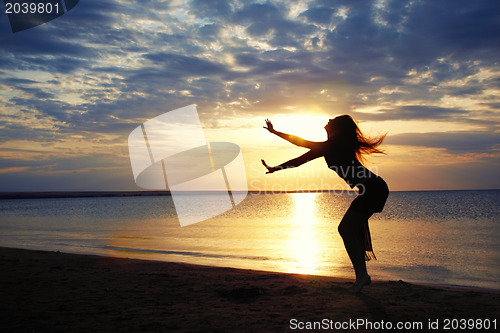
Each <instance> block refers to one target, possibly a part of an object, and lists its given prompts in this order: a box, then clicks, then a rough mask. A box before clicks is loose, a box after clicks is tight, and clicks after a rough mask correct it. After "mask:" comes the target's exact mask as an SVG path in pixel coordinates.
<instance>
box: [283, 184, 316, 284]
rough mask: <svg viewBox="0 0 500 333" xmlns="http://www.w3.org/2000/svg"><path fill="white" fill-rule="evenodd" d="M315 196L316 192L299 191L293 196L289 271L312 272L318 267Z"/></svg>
mask: <svg viewBox="0 0 500 333" xmlns="http://www.w3.org/2000/svg"><path fill="white" fill-rule="evenodd" d="M316 196H317V193H300V194H294V196H293V198H294V204H295V212H294V218H293V221H292V222H291V224H292V226H291V227H292V231H291V234H290V238H289V249H290V253H291V255H292V259H293V263H292V265H291V267H289V271H290V272H293V273H301V274H312V273H314V272H316V270H317V267H318V259H319V258H318V256H319V252H320V248H319V245H320V244H319V241H318V234H317V233H318V228H317V222H318V221H317V219H316V216H315V211H316Z"/></svg>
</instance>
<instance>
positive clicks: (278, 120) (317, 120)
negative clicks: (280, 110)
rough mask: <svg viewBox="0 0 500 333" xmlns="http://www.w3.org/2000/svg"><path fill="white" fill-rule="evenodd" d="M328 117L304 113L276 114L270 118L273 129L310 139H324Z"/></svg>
mask: <svg viewBox="0 0 500 333" xmlns="http://www.w3.org/2000/svg"><path fill="white" fill-rule="evenodd" d="M328 119H329V117H328V116H326V115H307V114H305V112H304V113H298V114H289V115H277V116H273V117H272V118H270V120H271V121H272V123H273V125H274V127H275V129H277V130H278V131H280V132H285V133H289V134H293V135H297V136H299V137H301V138H303V139H306V140H311V141H324V140H326V138H327V137H326V131H325V125H326V124H327V123H328Z"/></svg>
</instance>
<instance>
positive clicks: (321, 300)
mask: <svg viewBox="0 0 500 333" xmlns="http://www.w3.org/2000/svg"><path fill="white" fill-rule="evenodd" d="M351 283H352V280H346V279H340V278H335V277H323V276H309V275H299V274H283V273H271V272H263V271H252V270H242V269H232V268H220V267H210V266H198V265H191V264H183V263H170V262H160V261H145V260H136V259H123V258H111V257H101V256H89V255H76V254H65V253H58V252H42V251H28V250H19V249H8V248H0V295H1V297H0V299H1V300H0V327H1V328H2V331H4V332H286V331H298V330H299V328H302V327H303V328H314V327H315V328H316V331H328V330H330V331H334V332H342V331H351V332H352V331H354V330H353V328H355V329H357V330H358V331H363V332H366V331H375V328H388V325H389V324H391V325H392V328H393V329H395V328H396V325H397V324H398V322H404V323H406V324H407V325H410V324H412V323H415V322H416V323H415V324H412V325H418V323H419V322H420V323H421V325H422V326H421V327H422V329H420V327H419V326H414V327H413V329H412V330H410V331H419V332H424V331H430V332H437V331H438V330H435V329H432V330H429V325H430V323H432V325H434V327H435V325H436V324H437V325H439V326H438V328H440V330H442V329H444V325H445V324H446V322H447V320H448V321H449V324H450V328H451V325H452V324H460V321H461V320H462V319H471V318H472V319H489V320H490V321H491V326H492V327H493V320H496V325H497V328H498V323H499V318H498V317H499V315H498V314H499V313H500V292H499V291H490V290H482V289H471V288H458V287H453V288H452V287H444V286H443V287H437V286H422V285H415V284H409V283H406V282H403V281H374V282H373V283H372V284H371V285H370V286H367V287H365V288H364V289H363V291H362V292H361V293H359V294H350V293H349V292H347V291H346V288H347V287H349V285H350V284H351ZM429 320H430V323H429ZM314 322H316V323H314ZM482 323H484V324H485V323H486V322H484V321H483V322H482ZM354 324H357V325H358V326H354ZM314 325H316V326H314ZM368 325H372V326H368ZM342 328H343V329H342ZM370 328H372V330H370ZM305 331H312V330H305ZM394 331H397V330H394ZM448 331H450V330H448ZM461 331H463V332H465V331H467V330H461ZM490 331H494V330H493V329H490Z"/></svg>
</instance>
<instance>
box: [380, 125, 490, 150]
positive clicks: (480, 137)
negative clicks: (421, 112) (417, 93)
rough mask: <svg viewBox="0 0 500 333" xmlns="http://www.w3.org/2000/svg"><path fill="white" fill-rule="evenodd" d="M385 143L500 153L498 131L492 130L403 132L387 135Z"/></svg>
mask: <svg viewBox="0 0 500 333" xmlns="http://www.w3.org/2000/svg"><path fill="white" fill-rule="evenodd" d="M385 143H386V144H391V145H402V146H421V147H431V148H443V149H445V150H446V151H448V152H449V153H453V154H464V153H488V152H490V153H494V154H495V155H497V156H499V153H500V133H494V132H466V131H463V132H458V131H457V132H444V133H442V132H440V133H404V134H397V135H392V136H388V137H387V138H386V140H385Z"/></svg>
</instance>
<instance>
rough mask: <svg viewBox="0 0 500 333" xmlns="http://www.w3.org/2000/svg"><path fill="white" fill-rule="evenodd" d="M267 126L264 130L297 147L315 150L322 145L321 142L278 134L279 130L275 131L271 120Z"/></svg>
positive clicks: (267, 120) (267, 122) (267, 121)
mask: <svg viewBox="0 0 500 333" xmlns="http://www.w3.org/2000/svg"><path fill="white" fill-rule="evenodd" d="M266 125H267V126H264V128H265V129H267V130H268V131H269V132H271V133H273V134H275V135H277V136H279V137H280V138H282V139H285V140H286V141H288V142H290V143H293V144H294V145H296V146H299V147H304V148H309V149H313V148H317V147H318V145H320V144H321V142H315V141H309V140H304V139H302V138H300V137H298V136H295V135H291V134H286V133H282V132H278V131H277V130H275V129H274V127H273V124H272V123H271V121H270V120H269V119H266Z"/></svg>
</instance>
